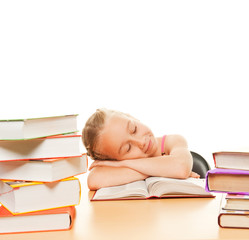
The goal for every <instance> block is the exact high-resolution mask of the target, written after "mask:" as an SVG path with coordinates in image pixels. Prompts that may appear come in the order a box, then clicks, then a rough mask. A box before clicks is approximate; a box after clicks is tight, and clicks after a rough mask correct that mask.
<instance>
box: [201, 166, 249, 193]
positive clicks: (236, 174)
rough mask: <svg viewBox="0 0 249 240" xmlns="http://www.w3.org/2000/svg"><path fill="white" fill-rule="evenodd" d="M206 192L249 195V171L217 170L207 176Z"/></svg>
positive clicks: (210, 171)
mask: <svg viewBox="0 0 249 240" xmlns="http://www.w3.org/2000/svg"><path fill="white" fill-rule="evenodd" d="M206 190H207V191H210V192H224V193H233V194H249V171H246V170H237V169H221V168H216V169H212V170H209V171H208V172H207V175H206Z"/></svg>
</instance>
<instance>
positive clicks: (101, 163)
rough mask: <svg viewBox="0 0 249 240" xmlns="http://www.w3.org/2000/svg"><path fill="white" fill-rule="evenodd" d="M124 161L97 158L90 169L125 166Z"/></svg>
mask: <svg viewBox="0 0 249 240" xmlns="http://www.w3.org/2000/svg"><path fill="white" fill-rule="evenodd" d="M123 166H124V165H123V164H122V161H116V160H109V161H108V160H95V161H94V162H93V163H92V164H91V166H90V167H89V170H92V169H93V168H95V167H123Z"/></svg>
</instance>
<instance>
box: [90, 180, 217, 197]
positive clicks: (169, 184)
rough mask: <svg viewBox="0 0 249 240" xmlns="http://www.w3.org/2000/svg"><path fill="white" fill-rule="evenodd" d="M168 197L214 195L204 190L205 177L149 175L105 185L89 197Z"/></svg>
mask: <svg viewBox="0 0 249 240" xmlns="http://www.w3.org/2000/svg"><path fill="white" fill-rule="evenodd" d="M153 197H156V198H169V197H214V196H213V195H212V194H211V193H209V192H206V191H205V179H197V178H188V179H173V178H163V177H149V178H147V179H145V180H142V181H136V182H132V183H128V184H124V185H120V186H113V187H106V188H101V189H99V190H97V191H96V192H95V194H94V196H93V198H92V199H91V200H92V201H94V200H111V199H148V198H153Z"/></svg>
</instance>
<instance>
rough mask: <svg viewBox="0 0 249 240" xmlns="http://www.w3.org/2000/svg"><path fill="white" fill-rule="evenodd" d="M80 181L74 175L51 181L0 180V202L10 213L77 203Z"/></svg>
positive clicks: (78, 200)
mask: <svg viewBox="0 0 249 240" xmlns="http://www.w3.org/2000/svg"><path fill="white" fill-rule="evenodd" d="M80 194H81V186H80V181H79V179H78V178H76V177H72V178H67V179H63V180H61V181H58V182H53V183H42V182H7V181H0V203H1V204H2V205H3V206H4V207H5V208H7V209H8V210H9V211H10V212H11V213H12V214H14V215H16V214H20V213H26V212H34V211H41V210H46V209H52V208H58V207H65V206H74V205H77V204H79V202H80Z"/></svg>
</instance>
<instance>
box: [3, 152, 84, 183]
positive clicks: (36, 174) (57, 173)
mask: <svg viewBox="0 0 249 240" xmlns="http://www.w3.org/2000/svg"><path fill="white" fill-rule="evenodd" d="M87 165H88V160H87V155H86V154H83V155H82V156H79V157H67V158H57V159H43V160H21V161H2V162H1V161H0V179H6V180H18V181H36V182H54V181H58V180H61V179H64V178H68V177H72V176H75V175H78V174H81V173H85V172H87Z"/></svg>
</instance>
